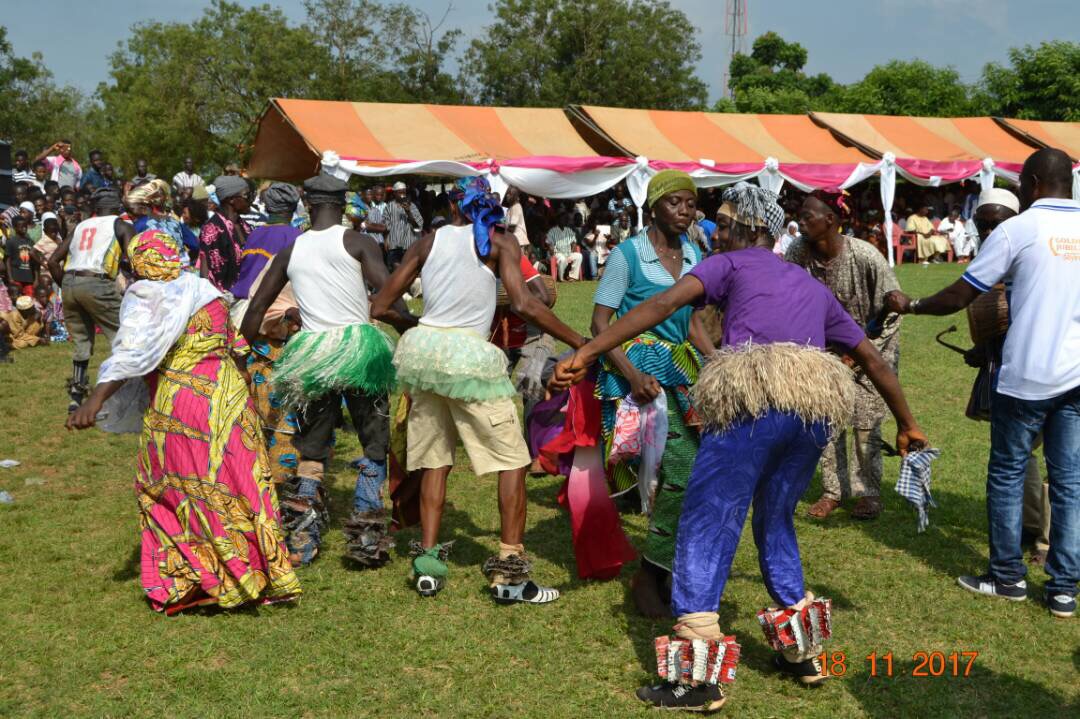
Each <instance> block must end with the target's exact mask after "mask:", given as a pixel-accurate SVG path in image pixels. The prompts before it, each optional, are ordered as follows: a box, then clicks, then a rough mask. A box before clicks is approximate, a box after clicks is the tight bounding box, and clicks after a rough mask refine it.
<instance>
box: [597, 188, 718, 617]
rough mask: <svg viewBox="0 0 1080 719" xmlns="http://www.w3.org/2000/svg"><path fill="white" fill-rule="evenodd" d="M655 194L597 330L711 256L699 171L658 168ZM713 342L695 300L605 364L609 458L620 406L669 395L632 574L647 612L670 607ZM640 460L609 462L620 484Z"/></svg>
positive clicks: (610, 271)
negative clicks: (702, 374)
mask: <svg viewBox="0 0 1080 719" xmlns="http://www.w3.org/2000/svg"><path fill="white" fill-rule="evenodd" d="M648 204H649V208H650V211H651V214H652V225H651V226H649V227H647V228H645V229H644V230H642V231H641V232H639V233H638V234H636V235H634V236H633V237H631V238H630V239H628V240H626V241H625V242H623V243H621V244H619V246H618V247H616V248H615V249H614V250H613V251H612V253H611V256H610V257H608V263H607V266H606V268H605V270H604V276H603V277H602V278H601V279H600V285H599V287H597V290H596V296H595V298H594V300H593V301H594V303H595V304H594V307H593V317H592V330H593V334H594V335H595V334H597V333H600V332H602V331H603V330H605V329H607V327H608V325H609V324H610V323H611V321H612V318H613V317H616V316H621V315H624V314H626V313H627V312H629V311H630V310H631V309H632V308H634V307H636V306H637V305H639V304H641V303H642V302H644V301H645V300H647V299H649V298H650V297H652V296H654V295H657V294H659V293H661V292H663V291H664V290H666V289H668V288H670V287H671V286H672V285H674V284H675V282H676V281H677V280H678V279H679V278H680V277H682V276H683V275H684V274H686V273H687V272H689V271H690V270H691V269H693V267H694V266H695V265H697V264H698V262H700V261H701V259H702V257H701V253H700V250H699V249H698V248H697V246H696V245H695V244H694V243H693V242H691V241H690V240H689V239H687V236H686V230H687V228H688V227H689V226H690V223H691V222H693V221H694V218H695V213H696V211H697V190H696V188H695V186H694V183H693V180H692V179H691V178H690V176H689V175H687V174H686V173H683V172H677V171H675V170H664V171H662V172H659V173H657V174H656V175H655V176H654V177H653V178H652V180H651V181H650V182H649V189H648ZM713 350H714V347H713V345H712V342H711V341H710V340H709V338H708V336H707V334H706V332H705V330H704V327H703V326H702V325H701V323H700V321H699V320H698V319H697V318H695V317H694V315H693V310H692V309H691V308H690V307H684V308H683V309H680V310H679V311H677V312H675V313H674V314H673V315H672V316H671V317H670V318H668V319H667V320H665V321H664V322H663V323H661V324H659V325H657V326H656V327H655V328H654V329H653V330H652V331H650V332H647V333H645V334H642V335H639V336H638V337H635V338H634V339H633V340H631V341H629V342H627V343H626V344H624V345H623V346H622V347H620V348H616V349H614V350H612V351H610V352H608V353H607V355H606V356H605V358H604V361H603V362H602V363H601V366H600V369H599V372H598V374H597V380H596V396H597V398H598V399H599V400H600V403H601V424H602V427H603V435H604V437H603V438H604V456H605V460H606V458H607V456H608V455H609V454H610V451H611V443H612V437H613V435H614V430H615V417H616V413H617V412H618V409H619V405H620V404H621V403H622V401H623V399H624V398H625V397H627V396H628V395H629V396H631V397H632V398H633V399H634V401H635V402H636V403H638V404H639V405H644V404H647V403H648V402H651V401H652V400H654V399H656V397H657V396H658V395H659V394H660V393H661V392H663V393H664V394H665V395H666V399H667V407H668V412H667V419H668V438H667V442H666V444H665V446H664V454H663V457H662V460H661V463H660V471H659V477H658V484H657V488H656V493H655V498H654V500H653V503H652V513H651V516H650V519H649V533H648V536H647V538H646V540H645V550H644V552H643V560H642V563H641V569H640V570H639V571H638V573H637V574H636V575H635V576H634V579H633V582H632V589H633V596H634V601H635V603H636V604H637V607H638V610H639V611H640V612H641V613H642V614H645V615H646V616H651V617H657V618H659V617H664V616H668V614H669V613H670V612H669V610H668V607H667V604H668V600H667V596H668V594H669V591H668V589H667V587H668V580H669V578H670V574H671V564H672V560H673V559H674V555H675V532H676V529H677V527H678V521H679V513H680V512H681V510H682V495H683V490H684V489H685V488H686V480H687V478H688V477H689V476H690V469H691V467H692V466H693V463H694V457H695V455H696V454H697V448H698V430H697V425H698V424H699V423H698V421H697V419H696V416H695V415H694V411H693V407H692V406H691V405H690V395H689V388H690V386H691V385H693V384H694V382H695V381H696V380H697V375H698V370H699V369H700V367H701V356H702V355H705V356H708V355H710V354H712V352H713ZM637 464H638V460H636V459H633V460H627V461H622V462H619V463H617V464H615V465H614V466H609V467H608V482H609V485H610V487H611V491H612V493H613V494H622V493H623V492H626V491H629V490H630V489H632V488H634V487H635V486H636V485H637ZM605 465H607V462H606V461H605Z"/></svg>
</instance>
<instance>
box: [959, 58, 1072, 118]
mask: <svg viewBox="0 0 1080 719" xmlns="http://www.w3.org/2000/svg"><path fill="white" fill-rule="evenodd" d="M1009 61H1010V65H1011V66H1010V67H1003V66H1002V65H999V64H997V63H990V64H988V65H987V66H986V67H985V68H984V69H983V76H982V83H981V87H980V90H981V99H982V101H983V103H984V106H985V108H986V112H987V113H989V114H994V115H999V116H1004V117H1017V118H1021V119H1029V120H1063V121H1069V122H1077V121H1080V43H1076V42H1065V41H1054V42H1044V43H1042V44H1041V45H1039V46H1038V47H1032V46H1031V45H1025V46H1024V47H1022V48H1012V49H1011V50H1009Z"/></svg>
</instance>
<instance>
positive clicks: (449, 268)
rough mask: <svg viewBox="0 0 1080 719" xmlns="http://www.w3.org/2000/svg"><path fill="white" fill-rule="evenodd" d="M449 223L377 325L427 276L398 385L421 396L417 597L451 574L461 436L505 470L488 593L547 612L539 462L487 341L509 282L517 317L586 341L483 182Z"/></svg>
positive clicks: (389, 291)
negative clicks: (531, 503)
mask: <svg viewBox="0 0 1080 719" xmlns="http://www.w3.org/2000/svg"><path fill="white" fill-rule="evenodd" d="M450 199H451V206H450V213H451V223H450V224H449V225H446V226H444V227H440V228H439V229H438V230H437V231H436V232H435V233H434V234H431V235H428V236H427V237H425V238H424V239H422V240H421V241H419V242H417V243H416V244H414V245H413V246H412V247H410V248H409V250H408V251H407V252H406V253H405V257H404V258H403V260H402V263H401V265H400V266H399V267H398V268H397V270H396V271H395V272H394V274H393V275H391V276H390V280H389V282H387V284H386V287H385V288H383V290H382V291H380V292H379V293H378V294H377V295H376V296H375V297H374V299H373V300H372V305H371V313H372V317H375V318H376V319H387V320H389V319H391V318H392V317H393V316H394V310H393V309H392V308H393V305H394V304H395V303H396V302H398V301H400V298H401V296H402V295H403V294H404V293H405V291H406V290H407V289H408V288H409V286H410V285H411V284H412V283H413V281H414V280H415V279H416V278H417V277H420V278H421V280H422V282H423V287H424V315H423V317H421V318H420V325H419V326H418V327H416V328H415V329H412V330H409V331H408V332H406V333H405V334H404V335H403V336H402V338H401V340H400V341H399V343H398V348H397V351H396V352H395V355H394V366H395V367H396V368H397V372H398V381H399V383H400V384H401V385H402V387H403V388H404V389H406V390H407V391H408V392H409V393H410V396H411V398H412V407H411V408H410V410H409V420H408V449H407V455H408V459H407V464H408V467H407V469H408V471H413V470H416V469H420V470H423V479H422V480H421V482H422V484H421V491H420V523H421V528H422V539H421V541H420V542H418V543H415V544H414V547H413V555H414V559H413V574H414V577H415V581H416V589H417V591H418V592H419V593H420V594H421V595H423V596H433V595H434V594H436V593H437V592H438V591H439V589H440V588H441V587H442V585H443V582H444V581H445V579H446V576H447V573H448V568H447V566H446V557H447V553H448V550H449V543H448V544H439V542H438V537H439V524H440V522H441V521H442V512H443V505H444V504H445V501H446V478H447V476H448V475H449V474H450V469H451V467H452V465H453V463H454V450H455V448H456V446H457V443H458V439H459V438H460V439H461V440H462V442H463V443H464V445H465V450H466V451H467V452H468V454H469V460H470V461H471V462H472V465H473V469H474V470H475V471H476V473H477V474H487V473H489V472H498V473H499V513H500V517H501V520H502V532H501V538H500V542H499V552H498V554H496V555H495V556H493V557H491V558H490V559H488V561H487V562H485V563H484V573H485V574H487V575H488V578H489V580H490V582H491V595H492V598H493V599H495V601H497V602H500V603H512V602H526V603H529V604H544V603H547V602H551V601H554V600H555V599H557V598H558V597H559V592H558V591H557V590H555V589H548V588H545V587H540V586H538V585H537V584H536V583H534V582H533V581H532V580H531V579H530V577H529V574H530V562H529V560H528V558H527V556H526V554H525V548H524V546H522V537H523V534H524V531H525V471H526V469H527V468H528V466H529V464H530V462H531V459H530V457H529V451H528V448H527V447H526V446H525V439H524V437H523V436H522V431H521V423H520V421H519V419H518V414H517V408H516V407H515V405H514V402H513V395H514V387H513V385H512V384H511V383H510V380H509V378H508V377H507V373H506V357H505V355H504V354H503V353H502V351H501V350H500V349H498V348H497V347H495V345H493V344H491V343H490V342H488V341H487V337H488V331H489V328H490V326H491V320H492V317H493V315H494V313H495V281H496V279H497V278H498V279H501V280H502V282H503V286H504V287H505V288H506V292H507V295H509V297H510V302H511V306H512V309H513V311H514V312H515V313H516V314H518V315H519V316H521V317H522V318H524V319H525V320H527V321H529V322H532V323H533V324H535V325H537V326H539V327H540V328H541V329H542V330H543V331H545V332H547V333H549V334H551V335H554V336H555V337H557V338H559V339H561V340H562V341H564V342H566V343H567V344H569V345H570V346H571V347H577V346H579V345H580V344H581V343H582V342H584V338H583V337H582V336H581V335H580V334H578V333H577V332H575V331H574V330H573V329H571V328H570V327H567V326H566V325H565V324H563V323H562V322H561V321H560V320H559V319H558V318H557V317H556V316H555V315H554V314H552V313H551V311H550V310H549V309H548V308H547V307H546V306H544V304H543V303H541V302H540V301H539V300H537V299H536V298H535V297H534V296H533V295H532V294H531V293H530V292H529V291H528V289H526V287H525V283H524V280H523V279H522V276H521V266H520V261H521V249H520V248H519V247H518V244H517V241H516V240H515V238H514V237H513V235H507V234H506V233H505V230H504V228H502V227H501V226H500V227H496V223H497V222H498V221H500V220H501V219H502V208H501V207H500V206H499V201H498V198H497V196H495V195H493V194H491V192H490V187H489V186H488V184H487V181H486V180H484V179H483V178H480V177H470V178H463V179H461V180H459V181H458V182H457V184H456V186H455V188H454V190H453V191H452V192H451V193H450Z"/></svg>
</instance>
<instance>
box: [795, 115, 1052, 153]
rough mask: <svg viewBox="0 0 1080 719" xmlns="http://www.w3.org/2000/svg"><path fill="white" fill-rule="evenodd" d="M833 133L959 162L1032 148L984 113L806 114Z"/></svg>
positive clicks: (882, 148)
mask: <svg viewBox="0 0 1080 719" xmlns="http://www.w3.org/2000/svg"><path fill="white" fill-rule="evenodd" d="M810 115H811V117H812V118H813V119H814V120H815V121H816V122H818V123H819V124H821V125H822V126H823V127H826V128H828V129H829V130H831V131H832V132H833V133H834V134H835V135H836V136H837V137H839V138H841V139H843V140H846V141H849V142H852V143H854V144H856V145H857V146H859V147H861V148H863V149H864V150H866V151H867V152H870V153H872V154H874V155H877V156H879V157H880V156H881V155H884V154H885V153H886V152H891V153H893V155H895V156H896V157H900V158H914V159H920V160H931V161H935V162H959V161H972V160H982V159H984V158H987V157H989V158H993V159H994V160H995V161H997V162H1023V161H1024V159H1025V158H1026V157H1027V156H1028V155H1030V154H1031V153H1032V151H1033V149H1034V148H1033V147H1032V146H1031V145H1030V144H1028V143H1025V142H1022V141H1021V140H1019V139H1017V137H1015V136H1014V135H1013V134H1012V133H1009V132H1007V131H1006V130H1005V129H1003V128H1002V127H1001V126H1000V125H998V124H997V123H996V122H994V119H993V118H990V117H958V118H949V117H899V116H891V115H848V114H843V113H833V112H812V113H810Z"/></svg>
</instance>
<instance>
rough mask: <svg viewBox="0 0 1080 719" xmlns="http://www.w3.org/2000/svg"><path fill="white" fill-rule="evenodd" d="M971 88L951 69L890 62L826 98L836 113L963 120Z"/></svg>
mask: <svg viewBox="0 0 1080 719" xmlns="http://www.w3.org/2000/svg"><path fill="white" fill-rule="evenodd" d="M972 94H973V92H972V88H970V87H969V86H967V85H965V84H964V83H963V82H961V81H960V75H959V74H958V73H957V72H956V70H954V69H953V68H951V67H934V66H933V65H931V64H930V63H928V62H925V61H923V60H912V61H904V60H893V61H892V62H888V63H886V64H884V65H877V66H876V67H874V68H873V69H871V70H870V72H868V73H867V74H866V77H864V78H863V79H862V80H860V81H859V82H857V83H854V84H852V85H848V86H847V87H845V88H843V90H842V91H840V92H839V93H836V94H835V95H833V96H832V97H831V98H830V103H829V105H828V107H814V108H813V109H816V110H817V109H820V110H825V109H831V110H834V111H837V112H858V113H866V114H877V115H916V116H926V117H963V116H967V115H971V114H973V110H974V109H975V106H974V105H973V102H972Z"/></svg>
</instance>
